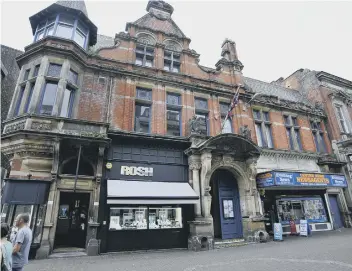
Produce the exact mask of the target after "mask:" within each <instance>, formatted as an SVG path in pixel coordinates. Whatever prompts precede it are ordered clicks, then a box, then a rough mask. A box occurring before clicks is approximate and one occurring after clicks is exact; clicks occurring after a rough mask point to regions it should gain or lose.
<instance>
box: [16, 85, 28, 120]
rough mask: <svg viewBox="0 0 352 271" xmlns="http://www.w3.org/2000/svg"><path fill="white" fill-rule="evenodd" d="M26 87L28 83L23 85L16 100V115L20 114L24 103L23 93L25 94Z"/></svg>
mask: <svg viewBox="0 0 352 271" xmlns="http://www.w3.org/2000/svg"><path fill="white" fill-rule="evenodd" d="M25 89H26V85H23V86H21V88H20V91H19V93H18V98H17V101H16V107H15V111H14V116H15V117H16V116H18V115H19V114H20V108H21V104H22V100H23V95H24V91H25Z"/></svg>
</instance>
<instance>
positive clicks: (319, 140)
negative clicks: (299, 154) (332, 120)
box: [310, 121, 326, 153]
mask: <svg viewBox="0 0 352 271" xmlns="http://www.w3.org/2000/svg"><path fill="white" fill-rule="evenodd" d="M310 126H311V129H312V134H313V138H314V143H315V148H316V150H317V152H323V153H325V152H326V145H325V140H324V131H323V129H322V126H321V123H320V122H315V121H312V122H311V124H310Z"/></svg>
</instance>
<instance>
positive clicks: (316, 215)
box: [276, 197, 327, 224]
mask: <svg viewBox="0 0 352 271" xmlns="http://www.w3.org/2000/svg"><path fill="white" fill-rule="evenodd" d="M276 206H277V213H278V217H279V222H280V223H282V224H289V222H290V220H294V221H296V223H298V222H299V220H300V219H306V220H308V222H309V223H324V222H327V216H326V211H325V207H324V204H323V201H322V199H321V198H320V197H309V198H280V199H278V200H277V201H276Z"/></svg>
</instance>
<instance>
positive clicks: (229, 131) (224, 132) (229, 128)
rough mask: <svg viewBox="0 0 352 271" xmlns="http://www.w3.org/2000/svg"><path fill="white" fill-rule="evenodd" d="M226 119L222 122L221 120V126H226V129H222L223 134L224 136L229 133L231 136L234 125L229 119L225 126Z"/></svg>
mask: <svg viewBox="0 0 352 271" xmlns="http://www.w3.org/2000/svg"><path fill="white" fill-rule="evenodd" d="M224 120H225V119H224V118H222V120H221V125H224V127H223V129H222V133H223V134H226V133H229V134H231V133H232V124H231V119H229V118H228V119H227V120H226V121H225V124H223V123H224Z"/></svg>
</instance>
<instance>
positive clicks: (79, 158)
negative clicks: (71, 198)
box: [73, 144, 82, 193]
mask: <svg viewBox="0 0 352 271" xmlns="http://www.w3.org/2000/svg"><path fill="white" fill-rule="evenodd" d="M81 152H82V145H81V144H80V145H79V150H78V159H77V166H76V175H75V184H74V187H73V193H76V186H77V179H78V169H79V162H80V161H81Z"/></svg>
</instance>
